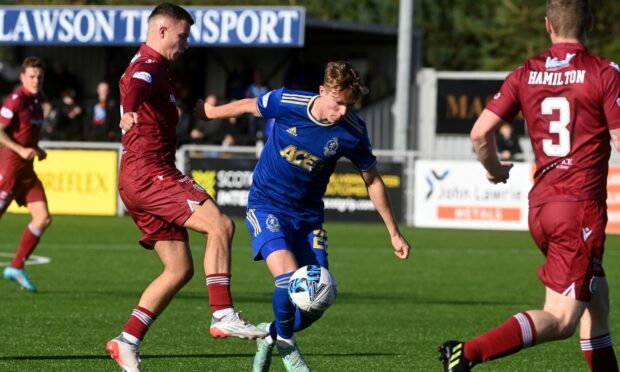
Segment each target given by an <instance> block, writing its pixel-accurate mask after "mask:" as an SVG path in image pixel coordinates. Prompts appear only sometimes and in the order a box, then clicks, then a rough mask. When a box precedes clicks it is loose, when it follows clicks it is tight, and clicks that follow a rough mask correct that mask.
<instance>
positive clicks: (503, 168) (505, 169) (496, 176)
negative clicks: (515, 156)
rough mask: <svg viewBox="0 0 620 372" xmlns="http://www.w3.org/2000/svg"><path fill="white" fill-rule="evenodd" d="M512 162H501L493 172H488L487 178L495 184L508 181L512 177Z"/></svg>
mask: <svg viewBox="0 0 620 372" xmlns="http://www.w3.org/2000/svg"><path fill="white" fill-rule="evenodd" d="M513 165H514V164H512V163H505V162H501V163H500V166H499V167H498V168H497V169H494V170H493V172H487V179H488V180H489V182H491V183H493V184H498V183H506V181H508V178H509V177H510V169H512V166H513Z"/></svg>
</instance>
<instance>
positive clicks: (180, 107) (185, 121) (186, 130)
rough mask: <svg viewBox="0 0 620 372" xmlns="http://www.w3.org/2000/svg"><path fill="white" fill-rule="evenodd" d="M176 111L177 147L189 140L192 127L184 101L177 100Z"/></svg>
mask: <svg viewBox="0 0 620 372" xmlns="http://www.w3.org/2000/svg"><path fill="white" fill-rule="evenodd" d="M176 105H177V112H178V113H179V121H178V122H177V128H176V134H177V148H179V147H181V146H183V145H186V144H188V143H190V142H191V140H192V138H191V131H192V128H193V127H194V123H193V117H192V115H191V113H190V112H189V109H188V107H187V104H186V103H185V101H181V100H177V101H176Z"/></svg>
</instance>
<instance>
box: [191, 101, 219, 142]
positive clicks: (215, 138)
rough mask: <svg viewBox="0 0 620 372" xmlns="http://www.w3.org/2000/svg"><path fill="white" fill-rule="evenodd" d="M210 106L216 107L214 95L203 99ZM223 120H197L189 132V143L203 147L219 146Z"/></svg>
mask: <svg viewBox="0 0 620 372" xmlns="http://www.w3.org/2000/svg"><path fill="white" fill-rule="evenodd" d="M205 101H206V102H209V104H210V105H213V106H217V104H218V98H217V96H216V95H215V94H209V95H208V96H207V98H206V99H205ZM225 126H226V123H225V120H211V121H209V122H206V121H204V120H197V121H196V122H195V125H194V127H193V129H192V130H191V132H190V137H191V142H193V143H196V144H203V145H221V144H222V141H223V140H224V136H225V135H226V133H225V128H224V127H225Z"/></svg>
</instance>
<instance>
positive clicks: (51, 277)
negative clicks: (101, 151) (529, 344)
mask: <svg viewBox="0 0 620 372" xmlns="http://www.w3.org/2000/svg"><path fill="white" fill-rule="evenodd" d="M27 222H28V220H27V217H25V216H21V215H12V214H10V215H6V216H5V217H4V218H3V219H2V221H0V252H1V253H5V254H9V253H10V254H12V253H13V252H14V249H15V246H16V243H17V240H18V239H19V237H20V236H21V233H22V231H23V228H24V226H25V225H26V223H27ZM325 227H326V229H327V231H328V236H329V255H330V264H331V271H332V273H333V274H334V276H335V277H336V279H337V280H338V286H339V293H338V297H337V299H336V303H335V304H334V305H333V307H332V308H331V309H329V310H328V311H327V313H326V314H325V316H324V317H323V319H321V320H320V321H319V322H318V323H316V324H315V325H314V326H313V327H311V328H310V329H308V330H306V331H304V332H301V333H299V334H298V342H299V345H300V347H301V349H302V351H303V352H304V354H305V356H306V359H307V360H308V363H309V364H310V366H311V367H312V369H313V370H314V371H319V372H321V371H338V372H341V371H381V372H384V371H440V370H441V368H440V364H439V362H438V361H437V353H436V351H435V348H436V346H437V345H438V344H439V343H441V342H442V341H443V340H445V339H448V338H457V339H458V338H461V339H466V338H470V337H474V336H476V335H478V334H479V333H481V332H483V331H485V330H487V329H488V328H490V327H492V326H495V325H498V324H500V323H502V322H503V321H504V320H506V319H507V318H508V317H509V316H511V315H513V314H515V313H517V312H519V311H522V310H525V309H532V308H537V307H539V306H540V305H541V304H542V301H543V287H542V285H541V284H540V283H539V282H538V279H537V277H536V268H537V267H538V266H539V265H540V264H541V262H542V256H541V255H540V254H539V253H538V251H537V249H536V248H535V246H534V244H533V243H532V241H531V239H530V237H529V235H528V234H527V233H524V232H488V231H458V230H431V229H409V228H407V229H404V230H403V232H404V234H405V236H407V238H408V239H409V241H410V242H411V243H412V246H413V250H412V254H411V256H410V258H409V260H407V261H400V260H398V259H397V258H396V257H395V256H394V255H393V253H392V248H391V247H390V243H389V238H388V236H387V233H386V231H385V229H384V227H383V225H380V224H353V223H348V224H344V223H328V224H326V226H325ZM138 237H139V234H138V231H137V229H136V228H135V226H134V224H133V222H132V221H131V219H130V218H98V217H68V216H56V217H55V218H54V223H53V224H52V226H51V227H50V229H49V230H48V232H47V233H46V234H45V236H44V238H43V240H42V242H41V244H40V246H39V248H38V249H37V251H35V255H40V256H45V257H49V258H51V262H50V263H49V264H45V265H36V266H29V267H28V272H29V274H30V276H31V278H32V280H33V282H34V283H35V284H36V285H37V287H38V289H39V293H36V294H31V293H26V292H22V291H20V290H18V287H17V286H16V285H15V284H14V283H12V282H8V281H5V280H0V371H46V372H47V371H116V370H118V369H117V368H116V364H115V363H114V362H113V361H112V360H111V359H109V357H108V356H107V354H106V353H105V350H104V345H105V343H106V341H107V340H108V339H110V338H112V337H114V336H116V335H117V334H118V333H119V332H120V330H121V328H122V325H123V324H124V322H125V320H126V319H127V317H128V316H129V314H130V312H131V310H132V308H133V307H134V305H135V304H136V303H137V301H138V297H139V295H140V293H141V291H142V290H143V289H144V288H145V287H146V285H147V284H148V283H149V281H150V280H151V279H153V278H154V277H155V276H156V275H157V274H158V273H159V271H160V269H161V264H160V262H159V260H158V258H157V256H156V255H155V254H154V253H152V252H148V251H145V250H144V249H142V248H139V246H138V245H137V243H136V241H137V239H138ZM191 243H192V252H193V255H194V261H195V263H196V275H195V277H194V278H193V279H192V281H191V283H189V284H188V285H187V286H186V287H185V288H184V289H183V290H182V291H181V292H180V293H179V295H178V296H177V297H176V299H175V300H174V301H173V302H172V304H171V305H170V306H169V307H168V309H167V310H166V311H165V312H164V313H163V314H162V316H161V317H160V318H159V319H158V320H157V321H156V322H155V323H154V325H153V327H152V328H151V330H150V331H149V333H148V334H147V337H146V339H145V341H144V343H143V345H142V357H143V358H142V360H143V362H142V365H143V367H144V370H145V371H148V372H151V371H152V372H154V371H165V372H175V371H249V370H251V363H252V357H253V355H254V343H253V342H248V341H243V340H237V339H227V340H215V339H212V338H211V337H210V336H209V331H208V326H209V322H210V309H209V306H208V301H207V291H206V288H205V285H204V280H203V273H202V264H201V261H202V256H203V250H204V239H203V238H202V237H201V236H199V235H192V236H191ZM619 245H620V239H619V238H618V237H615V236H611V237H609V238H608V240H607V252H606V261H605V267H606V268H607V275H608V278H609V281H610V288H611V301H612V316H611V324H612V333H613V332H614V331H617V330H618V329H619V327H620V316H618V315H617V314H618V311H619V310H620V303H619V301H618V299H620V278H619V274H620V271H619V270H616V269H615V268H617V267H618V266H619V264H620V251H619ZM250 256H251V250H250V245H249V234H248V233H247V231H246V229H245V224H244V222H243V221H238V222H237V234H236V237H235V241H234V251H233V282H232V285H233V287H232V289H233V296H234V299H235V303H236V306H237V308H238V309H241V310H243V312H244V314H245V315H246V317H247V318H248V319H250V320H252V321H254V322H260V321H266V320H270V319H271V313H272V310H271V288H272V286H273V281H272V280H271V278H270V275H269V274H268V272H267V270H266V268H265V267H264V264H263V263H262V262H253V261H252V260H251V257H250ZM8 260H9V259H8V258H6V257H0V261H4V262H7V261H8ZM615 335H617V334H615ZM618 337H620V336H617V337H616V339H615V341H616V345H617V342H618V340H619V339H620V338H618ZM283 370H284V369H283V367H282V363H281V362H280V360H279V358H278V357H277V355H276V356H274V361H273V364H272V371H283ZM586 370H587V366H586V364H585V361H584V360H583V358H582V357H581V352H580V350H579V343H578V337H577V336H574V337H573V338H571V339H569V340H565V341H562V342H556V343H549V344H545V345H541V346H538V347H535V348H532V349H528V350H525V351H523V352H521V353H519V354H517V355H515V356H512V357H510V358H506V359H503V360H498V361H494V362H491V363H488V364H486V365H481V366H479V367H477V368H476V371H502V372H504V371H558V372H560V371H562V372H564V371H586Z"/></svg>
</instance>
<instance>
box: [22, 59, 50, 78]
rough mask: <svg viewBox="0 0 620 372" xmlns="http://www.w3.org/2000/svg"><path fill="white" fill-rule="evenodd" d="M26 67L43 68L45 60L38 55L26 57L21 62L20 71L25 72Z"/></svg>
mask: <svg viewBox="0 0 620 372" xmlns="http://www.w3.org/2000/svg"><path fill="white" fill-rule="evenodd" d="M28 67H34V68H40V69H41V70H45V62H43V60H42V59H41V58H39V57H26V59H24V62H22V69H21V73H22V74H23V73H24V72H26V69H27V68H28Z"/></svg>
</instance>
